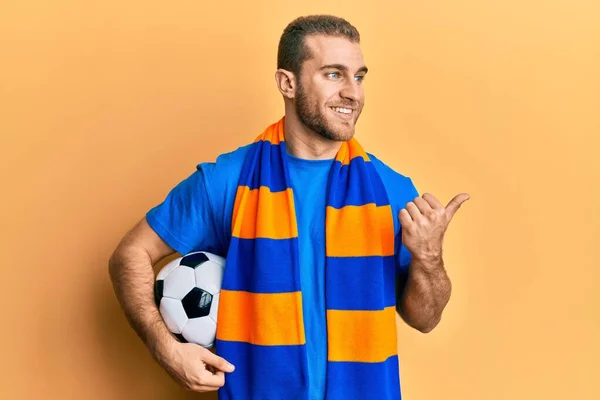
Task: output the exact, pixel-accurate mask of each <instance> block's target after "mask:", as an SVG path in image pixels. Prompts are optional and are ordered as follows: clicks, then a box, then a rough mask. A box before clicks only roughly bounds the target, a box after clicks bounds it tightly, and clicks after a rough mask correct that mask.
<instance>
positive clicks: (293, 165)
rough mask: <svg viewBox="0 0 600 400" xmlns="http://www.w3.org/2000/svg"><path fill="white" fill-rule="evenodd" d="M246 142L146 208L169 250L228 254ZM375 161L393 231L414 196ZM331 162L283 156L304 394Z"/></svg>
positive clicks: (316, 338) (315, 385) (320, 309)
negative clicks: (296, 266)
mask: <svg viewBox="0 0 600 400" xmlns="http://www.w3.org/2000/svg"><path fill="white" fill-rule="evenodd" d="M249 148H250V145H247V146H244V147H240V148H239V149H237V150H235V151H233V152H230V153H226V154H222V155H220V156H219V157H218V158H217V160H216V162H206V163H201V164H199V165H198V166H197V168H196V171H194V172H193V173H192V174H191V175H190V176H189V177H188V178H186V179H185V180H183V181H182V182H180V183H179V184H178V185H177V186H176V187H175V188H173V189H172V190H171V191H170V193H169V194H168V196H167V197H166V199H165V200H164V201H163V202H162V203H161V204H159V205H157V206H156V207H154V208H152V209H151V210H150V211H149V212H148V213H147V214H146V219H147V221H148V223H149V224H150V226H151V227H152V228H153V229H154V230H155V231H156V233H157V234H158V235H159V236H160V237H161V238H162V239H163V240H164V241H165V242H166V243H167V244H168V245H170V246H171V247H172V248H173V249H174V250H175V251H177V252H179V253H180V254H187V253H189V252H192V251H208V252H211V253H215V254H218V255H221V256H223V257H224V256H226V254H227V250H228V248H229V242H230V240H231V218H232V212H233V205H234V201H235V195H236V192H237V186H238V180H239V176H240V172H241V170H242V165H243V163H244V158H245V156H246V154H247V152H248V150H249ZM369 157H370V158H371V161H372V163H373V166H374V167H375V169H376V170H377V172H378V173H379V175H380V177H381V180H382V181H383V184H384V186H385V188H386V190H387V192H388V197H389V200H390V204H391V206H392V213H393V215H394V227H395V233H396V235H398V234H399V232H400V220H399V218H398V213H399V212H400V210H401V209H402V208H404V207H405V205H406V203H408V202H409V201H412V200H413V199H414V198H415V197H417V196H418V192H417V190H416V189H415V187H414V185H413V183H412V181H411V179H410V178H408V177H405V176H403V175H401V174H399V173H397V172H395V171H394V170H392V169H391V168H390V167H388V166H387V165H385V164H384V163H383V162H381V161H380V160H378V159H377V158H376V157H374V156H373V155H372V154H369ZM332 163H333V159H331V160H305V159H301V158H297V157H293V156H291V155H289V172H290V180H291V182H290V183H291V187H292V189H293V192H294V202H295V207H296V219H297V225H298V245H299V257H300V260H299V261H300V285H301V287H302V309H303V310H304V328H305V335H306V349H307V354H308V373H309V377H308V378H309V386H310V387H309V394H310V399H311V400H312V399H315V400H316V399H318V400H322V399H323V398H324V397H325V375H326V365H327V326H326V308H325V236H324V233H325V232H324V229H323V226H324V224H325V205H326V188H327V179H328V176H329V169H330V167H331V165H332ZM400 242H401V241H400V240H399V238H397V240H396V243H397V245H396V259H397V271H398V273H399V274H407V273H408V266H409V264H410V261H411V255H410V252H409V251H408V250H407V249H406V248H405V247H404V246H402V245H400ZM225 268H227V266H225Z"/></svg>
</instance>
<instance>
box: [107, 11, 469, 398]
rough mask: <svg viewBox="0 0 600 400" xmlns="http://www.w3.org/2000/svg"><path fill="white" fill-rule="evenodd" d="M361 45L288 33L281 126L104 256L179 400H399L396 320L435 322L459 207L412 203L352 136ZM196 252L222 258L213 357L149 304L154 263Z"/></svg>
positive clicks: (312, 33)
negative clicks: (195, 395)
mask: <svg viewBox="0 0 600 400" xmlns="http://www.w3.org/2000/svg"><path fill="white" fill-rule="evenodd" d="M359 43H360V37H359V33H358V31H357V30H356V28H354V27H353V26H352V25H350V24H349V23H348V22H347V21H345V20H343V19H341V18H337V17H333V16H309V17H302V18H298V19H296V20H295V21H293V22H292V23H290V24H289V25H288V27H287V28H286V29H285V30H284V33H283V35H282V37H281V40H280V43H279V49H278V66H277V67H278V69H277V71H276V74H275V78H276V83H277V87H278V89H279V91H280V92H281V94H282V96H283V100H284V105H285V116H284V118H282V119H281V120H280V121H278V122H276V123H273V124H272V125H270V126H269V127H268V128H267V129H266V130H265V132H263V134H261V135H260V136H259V137H258V138H257V140H256V141H254V142H252V139H254V138H255V137H256V133H252V132H251V133H250V134H251V136H250V137H249V139H250V140H249V142H252V143H251V144H249V145H246V146H243V147H240V148H238V149H237V150H235V151H233V152H231V153H227V154H223V155H221V156H219V157H218V159H217V161H216V162H214V163H201V164H199V165H198V167H197V170H196V171H195V172H194V173H193V174H191V176H189V177H188V178H187V179H185V180H183V181H182V182H181V183H180V184H179V185H177V186H176V187H175V188H174V189H173V190H172V191H171V192H170V193H169V195H168V196H167V198H166V199H165V201H164V202H162V203H161V204H160V205H158V206H156V207H154V208H153V209H151V210H150V211H149V212H148V213H147V215H146V216H145V218H143V219H142V220H141V221H140V222H139V223H138V224H137V225H136V226H135V227H134V228H133V229H132V230H131V231H130V232H129V233H128V234H127V235H126V236H125V237H124V238H123V240H122V242H121V243H120V245H119V246H118V248H117V249H116V250H115V252H114V254H113V256H112V257H111V260H110V275H111V278H112V281H113V284H114V287H115V292H116V294H117V297H118V299H119V301H120V303H121V305H122V307H123V310H124V312H125V314H126V316H127V318H128V320H129V322H130V323H131V325H132V327H133V328H134V329H135V331H136V332H137V334H138V335H139V336H140V337H141V338H142V340H143V341H144V343H145V344H146V345H147V346H148V348H149V350H150V352H151V354H152V355H153V357H154V358H155V359H156V360H157V361H158V362H159V363H160V365H162V366H163V367H164V368H165V369H166V370H167V371H168V373H169V374H170V375H171V376H172V377H173V378H174V379H175V380H176V381H177V382H179V383H180V384H181V385H183V386H184V387H186V388H188V389H190V390H194V391H200V392H202V391H215V390H219V395H220V397H221V398H225V399H236V400H237V399H246V398H248V399H250V398H252V399H325V398H327V399H338V398H340V399H342V398H344V399H363V398H366V396H369V397H371V398H377V399H398V398H400V383H399V378H398V359H397V352H396V331H395V325H394V318H395V317H394V316H395V312H396V311H397V312H398V313H399V314H400V316H401V317H402V318H403V320H404V321H405V322H406V323H407V324H409V325H410V326H412V327H414V328H415V329H418V330H419V331H421V332H429V331H431V330H432V329H433V328H434V327H435V326H436V325H437V324H438V323H439V321H440V319H441V315H442V310H443V309H444V307H445V306H446V304H447V302H448V300H449V298H450V291H451V284H450V280H449V278H448V276H447V274H446V271H445V269H444V263H443V260H442V241H443V236H444V232H445V231H446V228H447V226H448V224H449V222H450V220H451V218H452V217H453V215H454V213H455V212H456V211H457V209H458V208H459V207H460V205H461V204H462V203H463V202H464V201H466V200H468V198H469V196H468V195H467V194H459V195H457V196H456V197H454V198H453V199H452V200H451V201H450V202H449V203H448V205H447V206H443V205H442V204H441V203H440V202H439V201H438V200H437V199H436V198H435V197H434V196H432V195H431V194H424V195H423V196H421V197H419V196H418V193H417V191H416V189H415V187H414V186H413V183H412V181H411V180H410V179H409V178H407V177H405V176H403V175H400V174H398V173H396V172H394V171H393V170H392V169H390V168H389V167H387V166H386V165H385V164H384V163H383V162H381V161H380V160H378V159H377V158H376V157H375V156H373V155H372V154H368V153H365V152H363V151H362V148H361V147H360V145H359V144H358V142H356V140H354V139H353V136H354V133H355V124H356V121H357V120H358V117H359V116H360V113H361V111H362V108H363V104H364V88H363V80H364V78H365V75H366V74H367V67H366V66H365V63H364V60H363V55H362V52H361V49H360V45H359ZM261 232H262V233H261ZM199 250H204V251H209V252H213V253H216V254H220V255H223V256H226V257H227V265H226V267H225V276H224V281H223V291H222V294H221V299H220V303H219V321H218V322H219V323H218V328H217V329H218V331H217V344H216V353H217V354H213V353H212V352H211V351H209V350H206V349H204V348H202V347H200V346H197V345H194V344H189V343H180V342H178V341H177V340H176V339H175V338H174V337H173V336H172V335H171V334H170V333H169V331H168V330H167V328H166V326H165V324H164V323H163V321H162V319H161V317H160V315H159V312H158V310H157V307H156V305H155V304H154V301H153V282H154V275H153V269H152V266H153V265H154V264H156V263H157V262H158V261H160V260H161V259H162V258H164V257H165V256H167V255H169V254H172V253H173V252H175V251H177V252H179V253H181V254H186V253H189V252H191V251H199ZM389 310H392V311H391V313H390V312H389ZM248 314H250V315H248ZM242 320H243V321H246V323H247V325H243V324H242V323H241V322H240V321H242ZM247 321H250V322H247ZM231 364H234V365H235V369H234V366H233V365H231ZM226 374H227V375H226Z"/></svg>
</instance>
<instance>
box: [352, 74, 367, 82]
mask: <svg viewBox="0 0 600 400" xmlns="http://www.w3.org/2000/svg"><path fill="white" fill-rule="evenodd" d="M354 79H356V80H357V81H358V82H362V81H363V79H365V76H364V75H358V76H355V77H354Z"/></svg>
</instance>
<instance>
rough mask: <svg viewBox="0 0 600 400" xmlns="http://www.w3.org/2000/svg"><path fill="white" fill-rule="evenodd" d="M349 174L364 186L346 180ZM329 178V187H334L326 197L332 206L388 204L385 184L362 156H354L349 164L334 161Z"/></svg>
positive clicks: (371, 164)
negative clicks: (328, 196) (369, 188)
mask: <svg viewBox="0 0 600 400" xmlns="http://www.w3.org/2000/svg"><path fill="white" fill-rule="evenodd" d="M349 176H352V177H353V178H352V179H357V182H362V185H364V186H360V185H356V184H354V185H351V184H350V183H349V182H348V179H349ZM356 176H358V178H356ZM330 179H331V184H330V185H331V186H330V187H334V188H336V190H334V191H332V192H330V195H331V198H329V199H328V205H330V206H332V207H335V208H342V207H343V206H345V205H358V206H361V205H364V204H369V203H375V204H376V205H377V206H382V205H387V204H389V200H388V196H387V191H386V190H385V186H383V182H381V178H379V175H377V170H375V167H374V166H373V163H371V162H370V161H368V162H365V161H364V160H363V159H362V158H355V159H353V160H352V162H351V163H350V164H349V165H343V166H341V163H340V162H336V163H335V164H334V166H333V168H332V171H331V173H330ZM364 187H371V190H364Z"/></svg>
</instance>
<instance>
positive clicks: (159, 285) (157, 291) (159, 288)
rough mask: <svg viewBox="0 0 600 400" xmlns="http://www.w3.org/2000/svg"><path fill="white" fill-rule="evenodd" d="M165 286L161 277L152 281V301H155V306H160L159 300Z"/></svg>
mask: <svg viewBox="0 0 600 400" xmlns="http://www.w3.org/2000/svg"><path fill="white" fill-rule="evenodd" d="M164 287H165V281H163V280H162V279H159V280H157V281H156V282H155V283H154V301H155V302H156V306H157V307H158V306H160V300H161V299H162V298H163V290H164Z"/></svg>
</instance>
